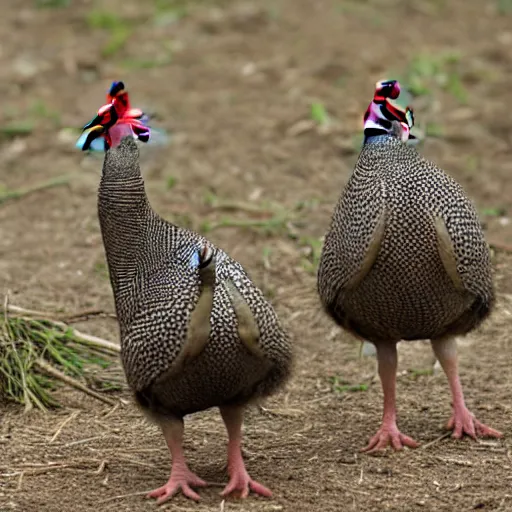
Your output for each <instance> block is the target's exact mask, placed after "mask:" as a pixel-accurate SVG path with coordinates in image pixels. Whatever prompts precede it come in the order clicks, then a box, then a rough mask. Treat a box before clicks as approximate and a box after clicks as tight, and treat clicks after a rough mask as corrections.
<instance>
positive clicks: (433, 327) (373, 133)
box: [318, 80, 501, 452]
mask: <svg viewBox="0 0 512 512" xmlns="http://www.w3.org/2000/svg"><path fill="white" fill-rule="evenodd" d="M399 94H400V86H399V84H398V82H396V81H394V80H392V81H388V82H380V83H378V84H377V88H376V92H375V95H374V99H373V101H372V103H371V104H370V106H369V108H368V110H367V112H366V114H365V116H364V121H365V125H364V134H365V140H364V145H363V148H362V150H361V154H360V155H359V159H358V161H357V164H356V166H355V170H354V172H353V174H352V176H351V178H350V180H349V182H348V184H347V186H346V188H345V190H344V192H343V194H342V196H341V198H340V200H339V202H338V204H337V206H336V208H335V210H334V214H333V218H332V223H331V226H330V229H329V231H328V233H327V235H326V237H325V242H324V247H323V250H322V255H321V260H320V266H319V271H318V291H319V294H320V298H321V300H322V303H323V305H324V307H325V309H326V311H327V312H328V313H329V314H330V315H331V316H332V318H333V319H334V320H335V321H336V322H337V323H338V324H339V325H340V326H341V327H343V328H344V329H346V330H348V331H350V332H352V333H353V334H355V335H356V336H357V337H360V338H363V339H366V340H368V341H371V342H372V343H374V344H375V346H376V348H377V358H378V367H379V376H380V379H381V382H382V388H383V392H384V413H383V419H382V425H381V427H380V429H379V430H378V432H377V434H376V435H375V436H373V437H372V438H371V440H370V442H369V444H368V445H367V446H366V448H364V449H363V451H367V452H374V451H377V450H380V449H383V448H385V447H386V446H387V445H388V444H391V446H392V447H393V448H395V449H397V450H399V449H401V448H402V447H403V445H406V446H409V447H416V446H418V444H417V443H416V442H415V441H414V440H413V439H411V438H410V437H408V436H405V435H403V434H402V433H401V432H400V431H399V430H398V428H397V424H396V405H395V386H396V368H397V350H396V345H397V342H398V341H400V340H420V339H430V340H431V344H432V348H433V351H434V353H435V355H436V357H437V359H438V360H439V362H440V364H441V366H442V368H443V370H444V372H445V374H446V376H447V378H448V382H449V384H450V389H451V394H452V407H453V414H452V416H451V418H450V420H449V421H448V425H447V428H448V429H450V430H453V437H455V438H461V437H462V436H463V435H464V434H467V435H469V436H471V437H473V438H475V437H477V436H491V437H501V433H500V432H498V431H496V430H494V429H492V428H490V427H488V426H486V425H484V424H483V423H481V422H480V421H478V420H477V419H476V418H475V417H474V415H473V414H472V413H471V412H470V411H469V410H468V409H467V407H466V405H465V402H464V395H463V392H462V387H461V383H460V380H459V374H458V367H457V346H456V341H455V338H454V337H455V336H456V335H462V334H466V333H468V332H469V331H471V330H472V329H474V328H475V327H477V326H478V325H479V324H480V323H481V322H482V321H483V320H484V319H485V318H486V317H487V316H488V315H489V313H490V311H491V308H492V306H493V303H494V291H493V283H492V273H491V262H490V255H489V249H488V246H487V244H486V242H485V239H484V235H483V233H482V229H481V226H480V222H479V219H478V216H477V213H476V211H475V208H474V207H473V205H472V203H471V202H470V200H469V199H468V198H467V196H466V195H465V193H464V191H463V190H462V188H461V187H460V186H459V184H458V183H456V182H455V181H454V180H453V179H452V178H450V177H449V176H448V175H446V174H445V173H444V172H443V171H442V170H441V169H439V168H438V167H436V166H435V165H434V164H433V163H431V162H429V161H427V160H425V159H424V158H422V157H421V156H420V155H419V154H418V152H417V151H416V149H415V148H413V147H411V146H410V145H407V144H406V142H407V140H408V139H409V138H410V137H411V136H410V128H411V127H412V126H413V115H412V111H411V110H410V109H409V108H407V109H405V110H402V109H400V108H398V107H396V106H395V105H394V104H393V103H392V102H391V101H390V99H396V98H398V96H399Z"/></svg>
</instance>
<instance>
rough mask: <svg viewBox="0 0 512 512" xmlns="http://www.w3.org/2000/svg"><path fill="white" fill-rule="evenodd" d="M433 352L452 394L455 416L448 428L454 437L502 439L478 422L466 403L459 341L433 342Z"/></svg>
mask: <svg viewBox="0 0 512 512" xmlns="http://www.w3.org/2000/svg"><path fill="white" fill-rule="evenodd" d="M432 350H433V351H434V354H435V356H436V357H437V359H438V361H439V363H440V364H441V366H442V368H443V370H444V373H445V374H446V377H447V378H448V383H449V384H450V391H451V394H452V402H453V403H452V407H453V414H452V416H451V418H450V419H449V420H448V424H447V425H446V428H447V429H448V430H453V434H452V437H454V438H456V439H461V438H462V437H463V436H464V434H467V435H468V436H470V437H472V438H473V439H476V438H477V437H484V436H488V437H501V436H502V434H501V432H498V431H497V430H494V429H493V428H491V427H488V426H487V425H484V424H483V423H481V422H480V421H478V420H477V419H476V418H475V417H474V416H473V414H472V413H471V411H470V410H468V408H467V407H466V404H465V402H464V392H463V391H462V385H461V383H460V379H459V369H458V360H457V341H456V339H455V338H453V337H450V338H444V339H440V340H432Z"/></svg>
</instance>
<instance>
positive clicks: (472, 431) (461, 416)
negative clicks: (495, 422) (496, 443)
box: [446, 407, 503, 439]
mask: <svg viewBox="0 0 512 512" xmlns="http://www.w3.org/2000/svg"><path fill="white" fill-rule="evenodd" d="M446 429H447V430H453V433H452V437H453V438H455V439H462V438H463V437H464V435H467V436H469V437H471V438H472V439H476V438H477V437H498V438H499V437H502V435H503V434H502V433H501V432H499V431H498V430H495V429H493V428H491V427H488V426H487V425H485V424H484V423H481V422H480V421H478V420H477V419H476V418H475V416H474V415H473V413H472V412H471V411H470V410H468V409H467V408H466V407H463V408H461V409H457V410H455V409H454V411H453V414H452V416H451V418H450V419H449V420H448V423H447V425H446Z"/></svg>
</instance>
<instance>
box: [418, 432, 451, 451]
mask: <svg viewBox="0 0 512 512" xmlns="http://www.w3.org/2000/svg"><path fill="white" fill-rule="evenodd" d="M451 435H452V433H451V432H445V433H444V434H443V435H442V436H439V437H437V438H436V439H434V440H433V441H430V442H429V443H427V444H424V445H423V446H422V447H421V449H422V450H425V449H426V448H429V447H430V446H432V445H434V444H436V443H438V442H439V441H442V440H443V439H446V438H447V437H450V436H451Z"/></svg>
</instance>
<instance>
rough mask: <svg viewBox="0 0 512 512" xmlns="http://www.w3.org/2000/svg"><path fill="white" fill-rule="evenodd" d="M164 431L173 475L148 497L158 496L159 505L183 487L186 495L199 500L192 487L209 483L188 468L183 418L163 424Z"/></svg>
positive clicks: (182, 490)
mask: <svg viewBox="0 0 512 512" xmlns="http://www.w3.org/2000/svg"><path fill="white" fill-rule="evenodd" d="M162 431H163V434H164V437H165V441H166V442H167V446H168V447H169V451H170V452H171V456H172V468H171V476H170V478H169V481H168V482H167V483H166V484H165V485H164V486H162V487H159V488H158V489H155V490H154V491H151V492H150V493H149V494H148V495H147V497H148V498H157V502H156V503H157V505H161V504H162V503H165V502H166V501H169V500H170V499H171V498H172V497H173V496H174V495H175V494H176V493H177V492H178V491H179V490H180V489H181V492H182V493H183V494H184V495H185V496H187V497H188V498H191V499H193V500H195V501H199V500H200V498H199V494H197V493H196V492H194V491H193V490H192V487H204V486H206V485H207V484H206V482H205V481H204V480H201V479H200V478H199V477H198V476H197V475H195V474H194V473H192V471H190V469H188V466H187V462H186V460H185V454H184V453H183V420H171V421H170V422H168V423H165V424H164V425H162Z"/></svg>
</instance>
